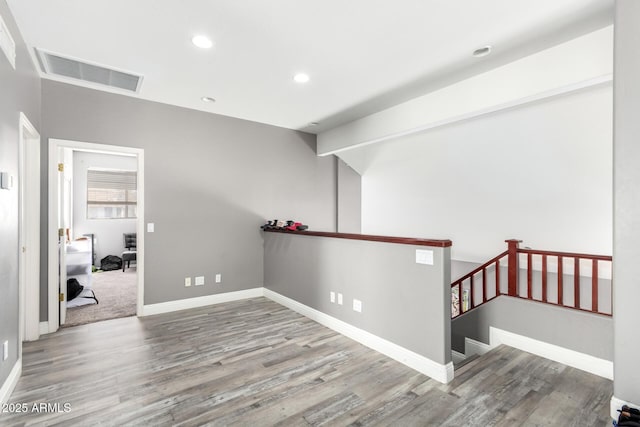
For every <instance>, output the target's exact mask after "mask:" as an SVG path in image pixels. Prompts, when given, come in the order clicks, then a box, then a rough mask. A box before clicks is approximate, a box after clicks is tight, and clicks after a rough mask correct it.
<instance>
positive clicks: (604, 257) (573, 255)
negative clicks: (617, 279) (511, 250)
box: [518, 248, 613, 261]
mask: <svg viewBox="0 0 640 427" xmlns="http://www.w3.org/2000/svg"><path fill="white" fill-rule="evenodd" d="M518 253H520V254H532V255H549V256H561V257H563V258H582V259H595V260H598V261H612V260H613V257H612V256H611V255H591V254H578V253H573V252H555V251H539V250H536V249H520V248H519V249H518Z"/></svg>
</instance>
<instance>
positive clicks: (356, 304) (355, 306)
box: [353, 298, 362, 313]
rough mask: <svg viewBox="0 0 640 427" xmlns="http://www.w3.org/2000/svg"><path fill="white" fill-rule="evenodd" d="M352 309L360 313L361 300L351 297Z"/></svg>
mask: <svg viewBox="0 0 640 427" xmlns="http://www.w3.org/2000/svg"><path fill="white" fill-rule="evenodd" d="M353 311H357V312H358V313H362V301H360V300H359V299H355V298H354V299H353Z"/></svg>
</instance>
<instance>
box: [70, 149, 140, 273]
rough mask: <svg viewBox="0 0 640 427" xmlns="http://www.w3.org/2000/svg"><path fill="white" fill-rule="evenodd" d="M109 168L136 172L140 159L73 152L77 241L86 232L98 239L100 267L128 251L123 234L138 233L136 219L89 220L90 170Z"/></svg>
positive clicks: (75, 233)
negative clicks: (115, 256) (110, 258)
mask: <svg viewBox="0 0 640 427" xmlns="http://www.w3.org/2000/svg"><path fill="white" fill-rule="evenodd" d="M89 168H107V169H118V170H136V168H137V164H136V158H135V157H130V156H114V155H111V154H99V153H87V152H82V151H74V153H73V233H74V236H73V237H74V238H77V237H80V236H82V235H83V234H85V233H93V234H95V237H96V248H95V249H96V266H99V265H100V260H101V259H102V258H104V257H105V256H107V255H117V256H120V255H121V254H122V251H123V250H124V244H123V238H122V234H123V233H135V231H136V220H135V219H87V169H89Z"/></svg>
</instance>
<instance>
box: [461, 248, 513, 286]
mask: <svg viewBox="0 0 640 427" xmlns="http://www.w3.org/2000/svg"><path fill="white" fill-rule="evenodd" d="M507 254H508V252H507V251H504V252H502V253H501V254H500V255H498V256H496V257H493V258H491V260H490V261H487V262H485V263H484V264H482V265H481V266H480V267H478V268H476V269H475V270H472V271H471V272H470V273H467V274H465V275H464V276H462V277H461V278H459V279H458V280H456V281H454V282H453V283H452V284H451V286H453V285H454V284H456V283H458V282H462V281H463V280H466V279H468V278H469V276H473V275H476V274H478V273H480V272H481V271H482V270H484V269H485V268H487V267H491V264H493V263H494V262H496V261H498V260H499V259H500V258H504V257H505V256H506V255H507Z"/></svg>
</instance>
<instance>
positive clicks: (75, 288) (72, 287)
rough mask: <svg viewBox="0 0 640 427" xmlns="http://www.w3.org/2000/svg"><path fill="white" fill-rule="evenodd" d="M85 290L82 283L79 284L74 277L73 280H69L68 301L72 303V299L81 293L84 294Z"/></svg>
mask: <svg viewBox="0 0 640 427" xmlns="http://www.w3.org/2000/svg"><path fill="white" fill-rule="evenodd" d="M83 289H84V286H82V285H81V284H80V282H78V279H75V278H73V277H72V278H71V279H68V280H67V301H71V300H72V299H74V298H75V297H77V296H78V295H80V292H82V290H83Z"/></svg>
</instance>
